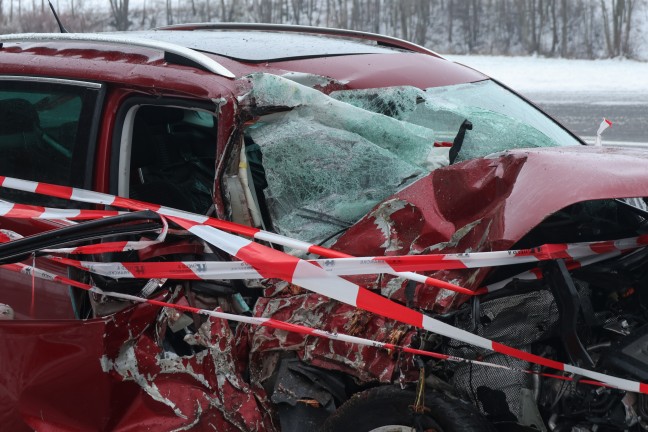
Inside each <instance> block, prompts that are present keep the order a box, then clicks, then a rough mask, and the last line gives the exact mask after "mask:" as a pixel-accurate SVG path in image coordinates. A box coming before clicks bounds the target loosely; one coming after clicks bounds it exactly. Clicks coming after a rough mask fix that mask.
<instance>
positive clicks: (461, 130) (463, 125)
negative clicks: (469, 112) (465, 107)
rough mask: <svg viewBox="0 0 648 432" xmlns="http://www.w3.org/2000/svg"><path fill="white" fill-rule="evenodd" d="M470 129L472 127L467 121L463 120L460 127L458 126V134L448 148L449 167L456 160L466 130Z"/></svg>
mask: <svg viewBox="0 0 648 432" xmlns="http://www.w3.org/2000/svg"><path fill="white" fill-rule="evenodd" d="M472 128H473V125H472V123H471V122H470V121H468V119H465V120H464V121H463V123H461V126H459V132H457V136H456V137H455V139H454V141H452V147H450V155H449V158H450V165H452V164H453V163H454V161H455V160H456V159H457V155H459V151H460V150H461V146H462V144H463V141H464V137H465V136H466V130H472Z"/></svg>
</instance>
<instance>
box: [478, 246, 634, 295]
mask: <svg viewBox="0 0 648 432" xmlns="http://www.w3.org/2000/svg"><path fill="white" fill-rule="evenodd" d="M622 253H623V251H621V250H617V251H612V252H608V253H603V254H601V255H593V256H589V257H587V258H583V259H580V260H566V261H565V265H566V267H567V270H575V269H579V268H582V267H585V266H588V265H590V264H595V263H597V262H601V261H605V260H607V259H610V258H614V257H617V256H619V255H621V254H622ZM540 279H542V271H541V270H540V269H539V268H537V267H536V268H534V269H531V270H527V271H525V272H522V273H520V274H518V275H515V276H513V277H510V278H507V279H504V280H501V281H499V282H495V283H492V284H489V285H486V286H484V287H482V288H479V289H478V290H477V291H480V292H489V293H490V292H493V291H497V290H500V289H502V288H504V287H505V286H506V285H508V284H509V283H510V282H512V281H513V280H540Z"/></svg>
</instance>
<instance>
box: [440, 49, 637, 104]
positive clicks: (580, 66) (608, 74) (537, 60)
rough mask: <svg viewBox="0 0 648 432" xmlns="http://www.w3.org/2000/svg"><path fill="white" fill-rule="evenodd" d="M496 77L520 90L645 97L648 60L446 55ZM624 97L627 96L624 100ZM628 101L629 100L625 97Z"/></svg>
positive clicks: (586, 95)
mask: <svg viewBox="0 0 648 432" xmlns="http://www.w3.org/2000/svg"><path fill="white" fill-rule="evenodd" d="M447 57H448V58H449V59H451V60H453V61H456V62H458V63H463V64H465V65H467V66H471V67H473V68H475V69H477V70H479V71H482V72H484V73H485V74H487V75H490V76H492V77H493V78H496V79H498V80H500V81H502V82H503V83H505V84H506V85H508V86H509V87H511V88H513V89H515V90H517V91H519V92H521V93H522V94H525V95H527V94H529V95H538V94H545V93H548V94H564V95H567V96H568V97H571V96H580V97H582V98H585V99H591V95H592V94H607V95H609V96H611V97H613V98H615V99H616V98H617V97H616V96H617V95H619V94H633V95H636V97H638V98H639V99H643V98H644V97H645V98H648V63H644V62H638V61H633V60H567V59H550V58H542V57H501V56H492V57H490V56H468V55H460V56H459V55H455V56H447ZM626 101H627V100H626ZM627 102H630V103H632V102H633V101H627Z"/></svg>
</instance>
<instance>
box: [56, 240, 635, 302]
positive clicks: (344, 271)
mask: <svg viewBox="0 0 648 432" xmlns="http://www.w3.org/2000/svg"><path fill="white" fill-rule="evenodd" d="M513 252H515V251H513ZM491 253H499V252H483V253H474V254H472V255H475V258H474V261H472V262H471V263H470V265H469V267H466V266H464V264H463V263H461V262H460V261H444V260H439V261H438V262H437V261H436V260H432V261H431V262H432V263H434V264H424V263H423V262H422V261H416V263H415V264H414V265H416V266H417V270H422V269H425V270H440V269H462V268H475V267H487V266H491V265H492V261H491V260H490V259H489V258H488V257H486V258H485V259H484V260H480V259H479V258H478V257H477V256H478V255H481V254H483V255H488V254H491ZM621 253H622V251H621V250H618V251H615V252H610V253H605V254H601V255H594V256H588V257H586V258H583V259H581V260H580V261H574V260H568V261H566V262H567V266H568V269H570V270H571V269H575V268H580V267H582V266H585V265H589V264H592V263H595V262H599V261H604V260H606V259H609V258H612V257H614V256H618V255H620V254H621ZM386 258H391V257H386ZM403 258H409V256H405V257H397V258H396V260H402V261H403V262H407V260H405V259H403ZM415 258H419V257H418V256H416V257H415ZM512 258H513V259H512V260H511V261H504V260H502V262H500V263H498V264H497V265H506V264H518V263H519V261H517V260H514V257H512ZM557 258H559V257H556V258H551V256H550V255H547V256H545V257H543V258H542V259H533V260H522V262H538V261H540V260H547V259H557ZM52 259H53V260H56V261H58V262H61V263H63V264H66V265H70V266H74V267H77V268H80V269H82V270H86V271H89V272H92V273H96V274H99V275H102V276H108V277H111V278H115V279H120V278H135V279H147V278H154V277H164V278H172V279H184V280H214V279H261V278H263V276H262V275H261V274H260V273H259V272H258V271H256V270H255V269H254V268H253V267H252V266H251V265H249V264H247V263H246V262H243V261H175V262H174V261H164V262H96V261H78V260H72V259H68V258H61V257H52ZM308 262H309V263H311V264H315V265H317V266H319V267H321V268H323V269H324V270H325V271H326V272H328V273H330V274H332V275H335V276H352V275H367V274H378V273H389V272H390V271H391V267H389V264H388V263H389V261H387V260H385V261H381V260H380V259H379V258H378V257H374V258H334V259H326V260H308ZM273 264H274V265H282V264H284V263H279V262H273ZM401 265H402V266H404V267H406V268H407V266H408V264H401ZM538 273H539V270H537V269H534V270H530V271H528V272H524V273H521V274H520V275H517V276H514V277H512V278H509V279H506V280H504V281H501V282H498V283H495V284H491V285H487V286H486V287H485V288H486V289H485V290H482V291H480V292H484V293H486V292H492V291H495V290H497V289H500V288H502V287H503V286H504V285H506V284H507V283H509V282H510V281H512V280H513V279H527V280H528V279H539V276H538Z"/></svg>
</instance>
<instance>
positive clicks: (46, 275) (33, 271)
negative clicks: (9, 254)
mask: <svg viewBox="0 0 648 432" xmlns="http://www.w3.org/2000/svg"><path fill="white" fill-rule="evenodd" d="M0 267H2V268H5V269H7V270H11V271H14V272H17V273H22V274H25V275H28V276H34V277H37V278H39V279H45V280H50V281H54V282H58V283H60V284H63V285H71V286H75V287H77V288H81V289H83V290H86V291H90V292H93V293H97V294H101V295H105V296H108V297H113V298H118V299H122V300H129V301H134V302H138V303H148V304H151V305H155V306H159V307H167V308H172V309H175V310H179V311H182V312H190V313H197V314H201V315H207V316H211V317H214V318H218V319H226V320H230V321H235V322H240V323H243V324H248V325H256V326H263V327H269V328H273V329H276V330H284V331H288V332H293V333H299V334H303V335H309V336H315V337H318V338H324V339H330V340H336V341H340V342H345V343H350V344H355V345H361V346H371V347H374V348H382V349H387V350H393V351H402V352H406V353H409V354H414V355H420V356H425V357H431V358H435V359H437V360H445V361H451V362H456V363H471V364H474V365H478V366H485V367H491V368H496V369H505V370H510V371H513V372H522V373H527V374H535V375H540V376H544V377H547V378H553V379H559V380H563V381H574V378H572V377H569V376H563V375H555V374H548V373H539V372H537V371H532V370H525V369H521V368H515V367H511V366H506V365H501V364H495V363H489V362H485V361H480V360H471V359H466V358H462V357H456V356H451V355H448V354H442V353H437V352H433V351H425V350H420V349H416V348H411V347H406V346H403V345H396V344H390V343H386V342H378V341H374V340H371V339H366V338H361V337H357V336H351V335H347V334H344V333H338V332H329V331H325V330H319V329H315V328H312V327H308V326H304V325H300V324H293V323H288V322H285V321H280V320H276V319H273V318H259V317H247V316H244V315H234V314H229V313H225V312H218V311H210V310H206V309H199V308H194V307H191V306H183V305H178V304H174V303H167V302H163V301H158V300H152V299H146V298H142V297H137V296H133V295H128V294H122V293H116V292H111V291H104V290H101V289H100V288H98V287H95V286H91V285H88V284H85V283H83V282H78V281H75V280H73V279H69V278H65V277H62V276H58V275H55V274H53V273H50V272H47V271H45V270H41V269H38V268H34V267H32V266H28V265H25V264H5V265H2V266H0ZM579 382H580V383H584V384H590V385H595V386H600V387H607V385H606V384H604V383H601V382H598V381H592V380H579Z"/></svg>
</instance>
